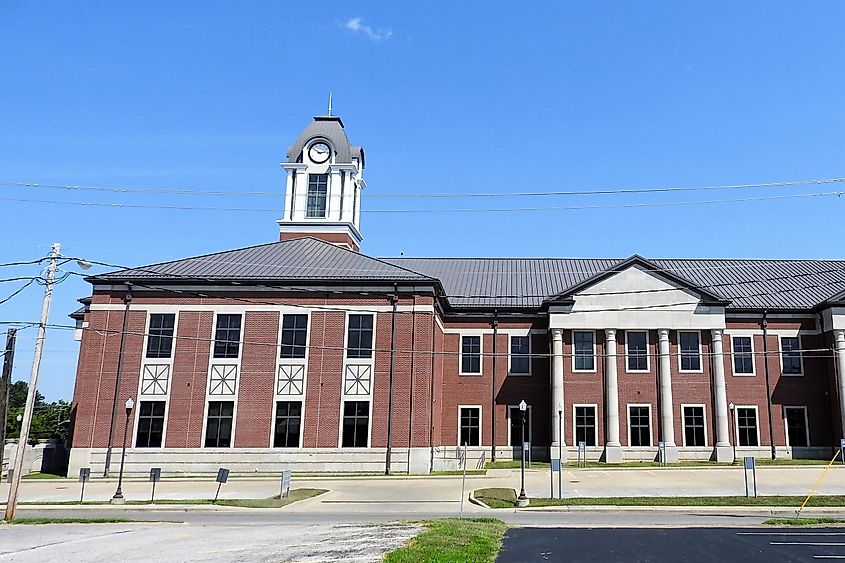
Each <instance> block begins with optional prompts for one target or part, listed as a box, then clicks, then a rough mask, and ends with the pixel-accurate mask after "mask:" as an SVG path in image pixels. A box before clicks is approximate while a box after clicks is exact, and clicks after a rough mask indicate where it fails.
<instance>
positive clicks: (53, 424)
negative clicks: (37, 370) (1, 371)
mask: <svg viewBox="0 0 845 563" xmlns="http://www.w3.org/2000/svg"><path fill="white" fill-rule="evenodd" d="M28 389H29V386H28V385H27V383H26V381H16V382H14V383H13V384H12V385H11V386H10V387H9V410H8V411H7V416H6V435H7V436H8V437H9V438H17V437H19V436H20V431H21V423H20V422H18V415H21V416H22V415H23V411H24V407H25V406H26V394H27V391H28ZM69 418H70V404H68V403H67V401H63V400H59V401H56V402H53V403H46V402H45V401H44V395H42V394H41V393H40V392H39V391H37V390H36V392H35V410H34V411H33V413H32V426H31V427H30V431H29V441H30V443H37V442H38V440H46V439H50V438H53V439H58V440H62V441H63V442H65V443H67V438H68V431H69V426H70V420H69Z"/></svg>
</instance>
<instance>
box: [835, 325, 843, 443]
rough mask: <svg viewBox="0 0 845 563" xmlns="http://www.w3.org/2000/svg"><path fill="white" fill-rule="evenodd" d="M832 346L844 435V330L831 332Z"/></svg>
mask: <svg viewBox="0 0 845 563" xmlns="http://www.w3.org/2000/svg"><path fill="white" fill-rule="evenodd" d="M833 338H834V343H833V347H834V349H835V350H836V372H837V375H838V378H839V381H838V382H837V383H838V385H839V417H840V423H841V425H842V435H843V436H845V330H837V331H835V332H834V333H833Z"/></svg>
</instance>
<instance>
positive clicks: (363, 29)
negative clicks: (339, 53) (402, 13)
mask: <svg viewBox="0 0 845 563" xmlns="http://www.w3.org/2000/svg"><path fill="white" fill-rule="evenodd" d="M363 20H364V18H361V17H355V18H350V19H349V21H348V22H346V23H345V24H344V25H343V27H344V28H346V29H348V30H349V31H351V32H352V33H355V34H358V35H361V36H362V37H366V38H367V39H369V40H370V41H372V42H373V43H381V42H383V41H387V40H388V39H390V37H391V36H392V35H393V32H392V31H391V30H389V29H381V28H379V29H373V28H372V27H370V26H369V25H364V24H363V23H362V22H363Z"/></svg>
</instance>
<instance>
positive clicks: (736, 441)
mask: <svg viewBox="0 0 845 563" xmlns="http://www.w3.org/2000/svg"><path fill="white" fill-rule="evenodd" d="M739 409H754V427H755V429H756V430H757V445H756V446H740V445H739ZM734 444H736V447H737V448H755V447H756V448H760V447H762V442H760V409H759V408H758V407H757V405H736V406H735V407H734Z"/></svg>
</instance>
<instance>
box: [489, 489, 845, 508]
mask: <svg viewBox="0 0 845 563" xmlns="http://www.w3.org/2000/svg"><path fill="white" fill-rule="evenodd" d="M474 494H475V498H477V499H478V500H480V501H481V502H483V503H484V504H486V505H487V506H489V507H490V508H515V507H516V493H515V492H514V490H513V489H504V488H502V489H496V488H490V489H478V490H476V491H475V493H474ZM805 498H806V497H804V496H762V497H757V498H754V497H751V498H748V497H744V496H725V497H596V498H593V497H575V498H562V499H556V498H532V499H531V506H775V507H796V508H797V507H799V506H801V503H803V502H804V499H805ZM807 506H815V507H845V495H817V496H814V497H812V498H811V499H810V501H809V502H808V503H807Z"/></svg>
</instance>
